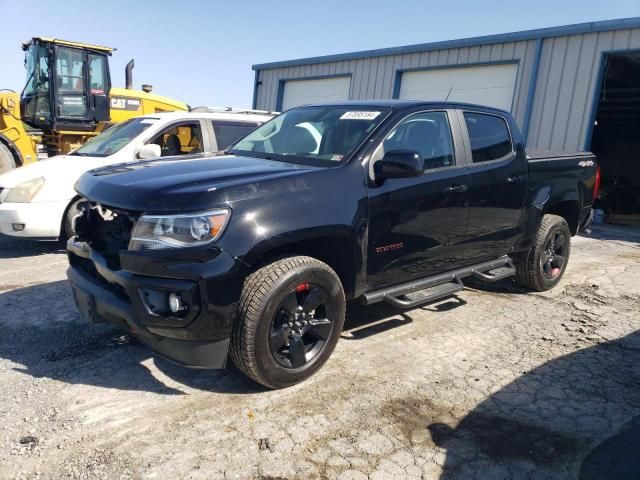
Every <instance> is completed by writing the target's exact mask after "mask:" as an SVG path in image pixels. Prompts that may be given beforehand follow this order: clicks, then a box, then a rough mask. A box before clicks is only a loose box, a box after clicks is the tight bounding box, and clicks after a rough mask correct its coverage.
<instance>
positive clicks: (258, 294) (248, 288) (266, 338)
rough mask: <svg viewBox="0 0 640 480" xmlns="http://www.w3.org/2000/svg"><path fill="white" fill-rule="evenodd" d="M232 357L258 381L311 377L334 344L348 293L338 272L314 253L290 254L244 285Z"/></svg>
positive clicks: (273, 383)
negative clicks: (304, 254) (313, 254)
mask: <svg viewBox="0 0 640 480" xmlns="http://www.w3.org/2000/svg"><path fill="white" fill-rule="evenodd" d="M239 317H240V318H239V319H238V323H237V325H236V328H235V329H234V332H233V338H232V342H231V357H232V359H233V361H234V363H235V364H236V365H237V367H238V368H239V369H240V370H242V371H243V372H244V373H245V374H246V375H248V376H249V377H251V378H252V379H253V380H255V381H256V382H258V383H261V384H262V385H265V386H267V387H269V388H282V387H287V386H290V385H293V384H296V383H299V382H301V381H303V380H305V379H307V378H309V377H310V376H311V375H313V374H314V373H315V372H316V371H317V370H318V369H319V368H320V367H322V365H324V363H325V362H326V361H327V360H328V358H329V356H330V355H331V353H332V352H333V349H334V348H335V346H336V343H337V341H338V337H339V336H340V332H341V331H342V326H343V324H344V317H345V297H344V292H343V289H342V285H341V283H340V279H339V278H338V276H337V275H336V273H335V272H334V271H333V270H332V269H331V268H330V267H329V266H328V265H326V264H325V263H323V262H321V261H319V260H317V259H315V258H311V257H302V256H301V257H288V258H284V259H282V260H278V261H276V262H274V263H271V264H269V265H267V266H265V267H263V268H261V269H259V270H257V271H256V272H254V273H253V274H251V275H250V276H249V277H248V278H247V280H246V282H245V285H244V288H243V291H242V295H241V298H240V305H239Z"/></svg>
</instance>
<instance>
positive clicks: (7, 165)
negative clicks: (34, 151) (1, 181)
mask: <svg viewBox="0 0 640 480" xmlns="http://www.w3.org/2000/svg"><path fill="white" fill-rule="evenodd" d="M14 168H16V159H15V158H14V157H13V154H12V153H11V150H9V148H8V147H7V146H6V145H5V144H4V143H2V142H0V174H3V173H5V172H8V171H9V170H13V169H14Z"/></svg>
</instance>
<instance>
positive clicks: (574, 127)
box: [527, 28, 640, 151]
mask: <svg viewBox="0 0 640 480" xmlns="http://www.w3.org/2000/svg"><path fill="white" fill-rule="evenodd" d="M633 49H640V28H635V29H625V30H615V31H610V32H600V33H587V34H582V35H570V36H563V37H553V38H547V39H545V40H544V43H543V46H542V56H541V58H540V67H539V70H538V82H537V84H536V91H535V97H534V103H533V110H532V116H531V125H530V128H529V137H528V140H527V143H528V144H529V145H530V146H533V147H535V148H539V149H550V150H566V151H572V150H582V149H584V148H585V147H586V148H588V145H585V142H586V140H587V136H588V134H589V127H590V125H589V123H590V121H591V111H592V108H593V107H594V105H593V102H594V100H595V93H596V88H597V87H598V80H599V73H600V69H601V66H602V54H603V52H607V51H613V50H633Z"/></svg>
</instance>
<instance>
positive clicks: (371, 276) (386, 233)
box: [367, 110, 469, 287]
mask: <svg viewBox="0 0 640 480" xmlns="http://www.w3.org/2000/svg"><path fill="white" fill-rule="evenodd" d="M392 150H411V151H415V152H418V153H419V154H420V156H421V158H422V159H423V161H424V169H425V170H424V173H423V174H422V175H421V176H418V177H413V178H394V179H386V180H384V181H382V182H381V181H378V180H375V179H374V181H373V182H372V183H371V185H370V186H369V191H368V193H369V210H370V211H369V215H370V216H369V218H370V221H369V241H368V255H367V283H368V284H369V286H370V287H383V286H386V285H390V284H395V283H400V282H403V281H407V280H410V279H413V278H419V277H423V276H426V275H431V274H435V273H438V272H442V271H446V270H450V269H452V268H454V267H455V266H456V265H457V263H458V262H459V260H460V258H459V256H460V255H459V244H460V243H461V242H463V241H464V239H465V238H466V222H467V195H468V190H467V189H468V183H469V180H468V176H467V171H466V166H465V164H464V150H463V146H462V141H461V135H460V125H459V123H458V119H457V117H456V112H455V111H453V110H447V111H445V110H443V111H427V112H416V113H412V114H410V115H408V116H407V117H405V118H404V119H403V120H401V121H400V122H399V123H398V125H397V126H396V127H395V128H394V129H393V130H392V131H391V132H390V133H389V134H388V135H387V136H386V138H385V139H384V141H383V142H382V143H381V144H380V145H379V146H378V147H377V149H376V150H375V151H374V153H373V154H372V156H371V159H370V161H369V175H370V177H371V178H373V165H374V164H375V162H376V161H379V160H381V159H382V157H383V156H384V153H385V152H389V151H392Z"/></svg>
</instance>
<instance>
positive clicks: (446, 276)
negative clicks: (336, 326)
mask: <svg viewBox="0 0 640 480" xmlns="http://www.w3.org/2000/svg"><path fill="white" fill-rule="evenodd" d="M515 273H516V269H515V267H514V265H513V261H512V260H511V259H510V258H509V257H508V256H506V255H505V256H504V257H500V258H498V259H496V260H491V261H489V262H483V263H479V264H477V265H472V266H469V267H465V268H460V269H458V270H453V271H451V272H446V273H441V274H438V275H434V276H431V277H425V278H420V279H418V280H412V281H410V282H406V283H403V284H400V285H394V286H393V287H388V288H382V289H380V290H374V291H372V292H367V293H365V294H363V295H362V303H363V304H364V305H371V304H372V303H377V302H382V301H384V302H388V303H390V304H392V305H395V306H396V307H400V308H413V307H415V306H417V305H421V304H423V303H429V302H433V301H434V300H438V299H440V298H444V297H448V296H449V295H451V294H453V293H455V292H459V291H460V290H462V289H463V288H464V284H463V283H462V279H463V278H465V277H470V276H473V277H476V278H478V279H480V280H484V281H485V282H497V281H498V280H502V279H504V278H507V277H510V276H512V275H514V274H515Z"/></svg>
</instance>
